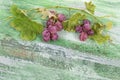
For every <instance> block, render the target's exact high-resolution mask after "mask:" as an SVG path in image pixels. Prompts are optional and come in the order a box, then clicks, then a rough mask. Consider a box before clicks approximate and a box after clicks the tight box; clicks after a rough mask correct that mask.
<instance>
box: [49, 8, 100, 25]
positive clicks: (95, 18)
mask: <svg viewBox="0 0 120 80" xmlns="http://www.w3.org/2000/svg"><path fill="white" fill-rule="evenodd" d="M49 8H64V9H69V10H79V11H81V12H83V13H85V14H88V15H89V16H92V17H93V18H94V20H95V21H96V20H97V21H99V22H100V23H102V22H101V21H100V20H99V19H98V18H97V17H96V16H94V15H93V14H91V13H89V12H87V11H85V10H83V9H78V8H73V7H66V6H53V7H49ZM49 8H48V9H49Z"/></svg>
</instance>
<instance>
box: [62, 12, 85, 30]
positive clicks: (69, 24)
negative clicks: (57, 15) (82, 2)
mask: <svg viewBox="0 0 120 80" xmlns="http://www.w3.org/2000/svg"><path fill="white" fill-rule="evenodd" d="M85 18H86V16H85V15H83V14H81V13H79V12H77V13H75V14H73V15H72V16H71V17H70V19H69V20H67V21H65V22H63V27H64V30H66V31H75V27H76V26H77V25H78V24H80V23H81V22H80V21H82V20H83V19H85Z"/></svg>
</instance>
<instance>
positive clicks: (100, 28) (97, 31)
mask: <svg viewBox="0 0 120 80" xmlns="http://www.w3.org/2000/svg"><path fill="white" fill-rule="evenodd" d="M104 28H105V27H104V25H103V24H100V23H94V24H93V26H92V29H93V30H94V33H95V34H101V33H102V31H103V29H104Z"/></svg>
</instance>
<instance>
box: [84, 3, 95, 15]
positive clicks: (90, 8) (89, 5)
mask: <svg viewBox="0 0 120 80" xmlns="http://www.w3.org/2000/svg"><path fill="white" fill-rule="evenodd" d="M85 6H86V9H87V10H88V11H89V12H90V13H92V14H94V12H95V5H94V4H93V3H92V2H91V1H90V2H85Z"/></svg>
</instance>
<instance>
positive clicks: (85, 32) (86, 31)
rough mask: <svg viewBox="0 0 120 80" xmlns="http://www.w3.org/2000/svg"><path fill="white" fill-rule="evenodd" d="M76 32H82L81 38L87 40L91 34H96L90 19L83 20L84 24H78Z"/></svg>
mask: <svg viewBox="0 0 120 80" xmlns="http://www.w3.org/2000/svg"><path fill="white" fill-rule="evenodd" d="M76 32H78V33H80V36H79V39H80V40H81V41H85V40H86V39H87V38H88V37H89V36H92V35H93V34H94V31H93V30H92V29H91V23H90V21H89V20H87V19H85V20H83V24H82V25H78V26H76Z"/></svg>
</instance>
